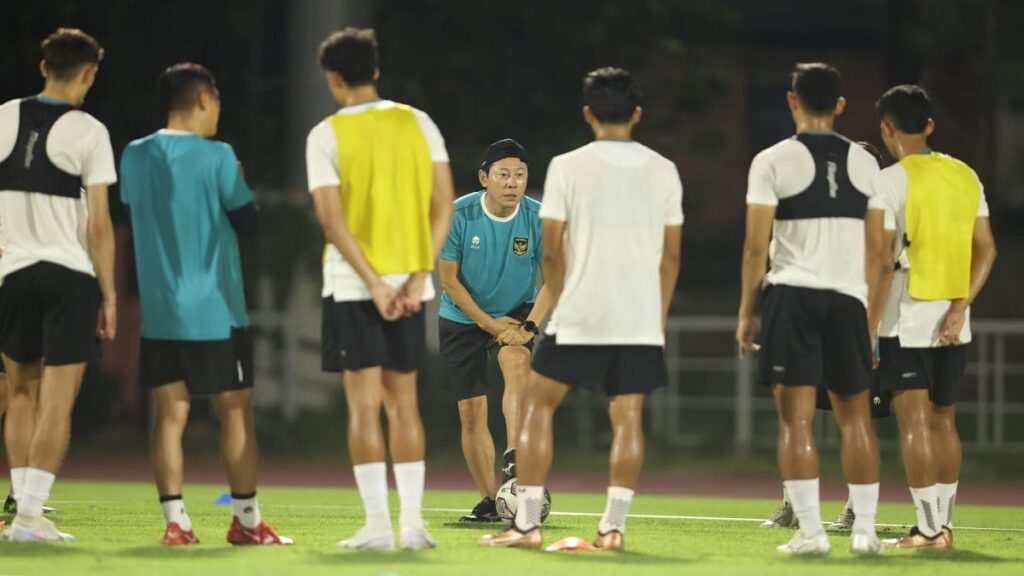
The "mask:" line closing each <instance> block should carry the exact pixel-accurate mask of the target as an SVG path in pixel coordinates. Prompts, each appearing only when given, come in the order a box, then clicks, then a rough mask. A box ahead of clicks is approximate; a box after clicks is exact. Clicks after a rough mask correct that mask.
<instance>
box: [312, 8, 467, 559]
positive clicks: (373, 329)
mask: <svg viewBox="0 0 1024 576" xmlns="http://www.w3.org/2000/svg"><path fill="white" fill-rule="evenodd" d="M319 61H320V66H321V67H322V68H323V70H324V75H325V77H326V80H327V87H328V89H329V90H330V92H331V95H332V96H333V97H334V99H335V101H337V102H338V103H339V104H340V105H341V106H342V108H341V109H340V110H339V111H338V112H337V113H335V114H333V115H331V116H329V117H328V118H327V119H325V120H324V121H323V122H321V123H319V124H317V125H316V126H315V127H314V128H313V129H312V130H311V131H310V133H309V137H308V139H307V141H306V166H307V171H308V176H309V190H310V192H311V193H312V196H313V203H314V205H315V207H316V215H317V219H318V220H319V222H320V226H321V227H322V228H323V231H324V235H325V236H326V239H327V245H326V247H325V250H324V262H323V267H324V269H323V274H324V288H323V325H322V330H323V343H322V344H323V369H324V370H325V371H327V372H340V373H341V374H342V377H341V380H342V383H343V385H344V389H345V401H346V404H347V405H348V415H349V418H348V446H349V455H350V457H351V458H352V463H353V465H354V466H353V469H354V472H355V478H356V484H357V485H358V488H359V496H360V498H361V499H362V501H363V507H364V509H365V512H366V525H365V526H364V527H363V528H362V529H361V530H360V531H359V532H358V533H357V534H356V535H354V536H353V537H351V538H349V539H347V540H343V541H341V542H339V543H338V545H339V546H340V547H343V548H372V549H391V548H394V546H395V536H394V532H393V531H392V528H391V515H390V510H389V509H388V482H387V468H386V466H385V463H384V461H385V457H386V454H385V445H384V435H383V431H382V427H381V423H380V414H381V407H382V406H384V403H385V399H386V401H387V408H388V409H387V410H386V412H387V415H388V423H389V426H388V431H389V444H390V448H391V460H392V462H393V463H394V465H393V471H394V474H395V483H396V484H397V486H398V498H399V500H400V503H401V517H400V525H401V530H400V534H399V544H400V546H401V547H402V548H404V549H410V550H419V549H423V548H433V547H434V546H435V544H434V541H433V540H432V539H431V538H430V535H429V534H428V533H427V530H426V527H425V525H424V523H423V518H422V511H421V503H422V499H423V483H424V475H425V465H424V455H425V452H426V447H425V439H424V434H423V422H422V421H421V420H420V413H419V405H418V403H417V399H416V373H417V371H418V370H419V369H421V368H422V367H423V361H424V356H425V353H426V350H425V349H426V331H425V326H426V325H425V320H424V315H423V309H422V302H424V301H427V300H430V299H432V298H433V297H434V285H433V281H432V280H431V277H430V271H431V269H432V268H433V267H434V261H435V260H436V259H437V252H438V251H439V250H440V248H441V246H442V245H444V241H445V238H446V236H447V234H448V224H449V222H450V221H451V214H452V200H453V191H452V174H451V168H450V167H449V164H448V152H447V151H446V150H445V146H444V139H443V138H442V137H441V133H440V131H439V130H438V129H437V126H436V125H435V124H434V122H433V121H432V120H431V119H430V117H429V116H427V115H426V114H425V113H423V112H421V111H420V110H416V109H415V108H411V107H409V106H406V105H404V104H399V103H396V102H393V101H391V100H384V99H381V98H380V95H379V94H378V92H377V86H376V82H377V79H378V77H379V76H380V69H379V68H378V49H377V38H376V35H375V34H374V31H373V30H370V29H356V28H346V29H344V30H342V31H340V32H335V33H334V34H331V35H330V36H328V37H327V39H326V40H324V42H323V44H321V45H320V52H319Z"/></svg>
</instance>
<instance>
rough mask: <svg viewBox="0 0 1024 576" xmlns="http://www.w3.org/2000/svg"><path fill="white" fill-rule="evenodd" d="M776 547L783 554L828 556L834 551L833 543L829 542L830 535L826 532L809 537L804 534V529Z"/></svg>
mask: <svg viewBox="0 0 1024 576" xmlns="http://www.w3.org/2000/svg"><path fill="white" fill-rule="evenodd" d="M775 549H776V550H778V551H779V552H781V553H782V554H793V555H798V556H806V555H818V556H828V554H829V553H830V552H832V544H830V543H829V541H828V535H827V534H825V533H824V532H822V533H821V534H818V535H817V536H810V537H808V536H806V535H804V531H803V530H798V531H797V533H796V534H795V535H793V538H792V539H790V541H789V542H787V543H785V544H783V545H782V546H779V547H777V548H775Z"/></svg>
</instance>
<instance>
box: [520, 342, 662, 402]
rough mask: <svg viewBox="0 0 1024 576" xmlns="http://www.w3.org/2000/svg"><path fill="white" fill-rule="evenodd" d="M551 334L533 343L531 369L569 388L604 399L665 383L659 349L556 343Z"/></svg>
mask: <svg viewBox="0 0 1024 576" xmlns="http://www.w3.org/2000/svg"><path fill="white" fill-rule="evenodd" d="M556 339H557V337H556V335H554V334H550V335H548V336H546V337H545V338H544V339H543V340H541V341H540V343H538V344H537V350H536V351H535V352H534V353H533V366H532V367H533V370H534V371H535V372H537V373H538V374H540V375H541V376H546V377H548V378H551V379H552V380H557V381H558V382H562V383H564V384H568V385H569V386H573V387H577V388H584V389H586V390H590V391H594V390H597V389H598V388H600V389H602V390H604V392H605V394H607V395H608V396H619V395H621V394H647V393H649V392H653V391H654V390H657V389H658V388H661V387H662V386H665V384H667V383H668V370H667V368H666V366H665V351H664V349H663V348H662V347H661V346H646V345H583V344H558V343H557V341H556Z"/></svg>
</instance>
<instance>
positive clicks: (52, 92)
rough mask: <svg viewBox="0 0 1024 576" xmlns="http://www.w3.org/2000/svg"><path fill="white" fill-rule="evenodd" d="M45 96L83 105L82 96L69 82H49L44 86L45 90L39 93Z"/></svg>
mask: <svg viewBox="0 0 1024 576" xmlns="http://www.w3.org/2000/svg"><path fill="white" fill-rule="evenodd" d="M39 95H40V96H42V97H43V98H49V99H50V100H60V101H61V102H65V103H67V104H68V105H70V106H75V107H78V106H80V105H81V100H82V99H81V97H80V96H79V95H78V94H76V93H75V90H74V89H72V88H71V87H70V86H68V85H67V84H63V83H60V82H47V83H46V85H45V86H44V87H43V91H42V92H40V93H39Z"/></svg>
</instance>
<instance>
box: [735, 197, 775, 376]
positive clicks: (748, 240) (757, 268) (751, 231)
mask: <svg viewBox="0 0 1024 576" xmlns="http://www.w3.org/2000/svg"><path fill="white" fill-rule="evenodd" d="M774 222H775V206H768V205H761V204H751V205H749V206H747V230H746V237H745V238H744V240H743V268H742V284H741V293H740V309H739V314H738V317H739V318H738V324H737V326H736V343H737V344H738V345H739V352H740V357H741V358H742V357H743V356H744V355H746V353H747V352H753V351H755V350H756V348H755V345H754V335H755V334H756V333H757V320H755V319H754V305H755V303H756V301H757V293H758V291H759V290H760V289H761V284H762V282H763V281H764V275H765V272H766V271H767V264H768V245H769V243H770V242H771V237H772V224H773V223H774Z"/></svg>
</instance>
